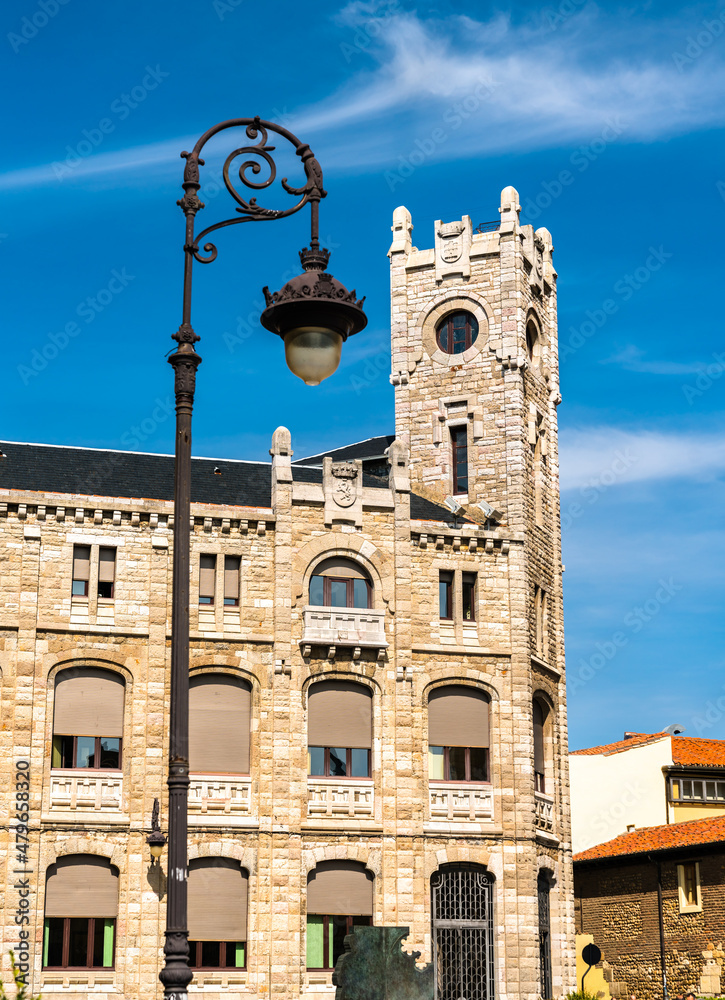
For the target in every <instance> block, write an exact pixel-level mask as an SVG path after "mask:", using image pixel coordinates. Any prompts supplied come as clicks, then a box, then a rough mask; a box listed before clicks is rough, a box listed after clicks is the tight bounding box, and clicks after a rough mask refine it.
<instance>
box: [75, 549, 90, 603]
mask: <svg viewBox="0 0 725 1000" xmlns="http://www.w3.org/2000/svg"><path fill="white" fill-rule="evenodd" d="M90 576H91V547H90V545H74V546H73V586H72V588H71V595H72V596H73V597H88V581H89V579H90Z"/></svg>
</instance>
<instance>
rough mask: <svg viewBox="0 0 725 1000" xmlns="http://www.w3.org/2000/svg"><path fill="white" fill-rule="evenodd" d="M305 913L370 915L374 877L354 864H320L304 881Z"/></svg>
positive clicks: (338, 862)
mask: <svg viewBox="0 0 725 1000" xmlns="http://www.w3.org/2000/svg"><path fill="white" fill-rule="evenodd" d="M307 912H308V913H322V914H326V913H327V914H333V913H338V914H343V915H345V916H348V917H356V916H363V917H371V916H372V915H373V876H372V873H371V872H369V871H367V870H366V869H365V868H364V866H363V865H361V864H359V863H358V862H356V861H321V862H320V863H319V864H318V865H317V867H316V868H315V869H314V871H312V872H310V874H309V876H308V878H307Z"/></svg>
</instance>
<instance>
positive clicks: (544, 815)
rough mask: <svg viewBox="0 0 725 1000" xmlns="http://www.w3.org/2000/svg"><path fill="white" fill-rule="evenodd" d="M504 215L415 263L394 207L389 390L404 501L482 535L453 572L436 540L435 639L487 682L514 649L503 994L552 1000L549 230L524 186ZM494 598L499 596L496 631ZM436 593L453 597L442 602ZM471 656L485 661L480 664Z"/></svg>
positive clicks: (567, 923)
mask: <svg viewBox="0 0 725 1000" xmlns="http://www.w3.org/2000/svg"><path fill="white" fill-rule="evenodd" d="M499 211H500V216H501V218H500V223H490V224H489V223H486V224H483V225H482V226H479V227H478V228H477V229H476V231H475V232H474V230H473V226H472V223H471V218H470V217H469V216H464V217H463V218H462V219H461V220H460V221H455V222H448V223H443V222H441V221H437V222H435V225H434V234H433V236H434V239H433V246H432V247H431V248H430V249H420V250H419V249H418V248H417V247H415V246H413V244H412V238H411V234H412V230H413V224H412V219H411V215H410V212H408V210H407V209H406V208H404V207H400V208H397V209H396V210H395V212H394V214H393V226H392V230H393V242H392V245H391V247H390V251H389V257H390V268H391V348H392V374H391V382H392V383H393V385H394V386H395V430H396V437H397V438H398V439H399V440H400V441H402V442H404V443H406V444H407V445H408V447H409V449H410V456H411V457H410V482H411V490H412V491H413V492H414V493H416V492H417V493H420V494H422V495H423V496H426V497H428V498H429V499H430V500H433V501H435V502H439V503H440V502H441V501H443V502H447V503H448V505H449V506H450V507H451V509H453V510H455V511H456V512H457V513H458V515H459V516H460V517H461V518H462V519H463V518H465V517H468V518H470V519H471V520H474V521H478V522H479V524H483V525H484V526H485V529H486V535H487V536H489V537H488V538H487V540H486V542H485V551H484V552H483V553H481V552H480V551H479V552H478V553H477V554H476V557H475V561H476V563H477V565H475V566H474V565H473V564H472V563H473V561H472V560H471V559H470V554H471V553H470V547H469V552H468V556H469V561H468V563H467V562H466V558H465V555H464V549H465V546H463V545H461V547H460V548H459V549H458V550H457V551H452V552H451V553H450V555H451V556H452V557H453V558H452V559H446V558H445V556H446V555H447V553H446V551H445V550H446V549H447V545H445V546H444V545H442V544H441V542H442V541H443V540H442V539H439V538H436V539H431V540H430V542H431V543H432V544H435V546H436V548H438V549H440V550H441V551H440V553H439V554H440V557H441V558H440V559H439V566H440V567H441V570H440V571H441V580H442V583H441V588H445V587H446V585H447V586H450V589H451V594H450V597H449V598H448V600H449V603H450V610H449V615H448V617H449V619H450V620H448V621H445V620H444V609H443V608H441V613H440V617H441V621H440V642H441V644H444V643H448V644H450V645H451V648H452V650H453V649H455V650H456V651H457V652H458V653H459V654H460V656H461V662H467V663H473V662H477V666H478V669H479V670H480V671H481V672H482V676H483V675H485V673H486V672H487V671H488V670H491V671H493V661H492V660H488V658H487V655H486V654H487V653H493V651H494V649H497V650H501V649H506V650H508V651H509V652H510V661H509V663H510V668H509V669H508V670H506V669H504V671H503V675H504V676H503V677H502V678H500V679H499V681H500V682H501V683H502V684H503V685H504V686H505V688H506V691H505V693H504V689H503V687H502V688H501V689H500V697H501V704H500V712H501V715H500V725H501V730H500V733H501V740H502V741H503V743H504V744H505V745H506V749H505V751H504V749H503V745H502V762H503V773H502V786H503V787H502V828H503V838H504V842H507V841H508V846H507V847H505V848H504V855H505V857H506V863H509V864H511V863H515V864H516V866H517V872H518V876H517V888H516V890H515V892H512V891H511V889H510V888H509V889H508V890H507V889H506V887H504V895H505V896H506V902H505V910H506V914H505V920H506V923H507V925H509V922H511V926H513V925H514V923H515V925H516V926H517V927H518V934H519V937H518V940H513V939H512V938H511V937H509V938H507V940H506V942H505V944H504V945H503V949H502V950H503V951H505V952H506V954H507V961H506V966H507V972H506V977H507V983H506V986H507V988H508V990H509V991H510V995H513V996H521V997H523V996H532V995H534V994H536V993H537V992H539V994H540V995H543V996H550V995H553V994H552V993H550V992H545V989H547V988H548V989H552V982H551V980H550V982H549V983H548V984H547V983H546V982H545V977H546V973H545V972H543V973H542V969H541V962H542V961H543V962H545V961H546V958H545V956H544V957H540V955H539V932H540V930H541V921H542V920H543V919H544V915H543V914H542V910H544V909H547V907H548V909H549V910H550V914H549V921H550V933H551V938H550V941H551V944H552V954H553V956H554V958H553V970H550V971H549V976H552V975H553V989H554V992H556V990H557V989H558V990H559V992H560V991H561V989H562V986H565V987H566V985H567V984H569V983H571V982H572V981H573V976H572V971H571V970H572V961H573V956H572V943H573V923H572V920H573V904H572V897H571V893H572V876H571V860H570V859H571V845H570V821H569V804H568V787H569V786H568V770H567V756H566V753H567V722H566V700H565V699H566V692H565V685H564V634H563V616H562V571H563V567H562V563H561V535H560V525H559V470H558V450H557V412H556V408H557V405H558V404H559V402H560V401H561V396H560V394H559V368H558V349H557V318H556V271H555V270H554V266H553V263H552V250H553V247H552V240H551V235H550V233H549V231H548V230H547V229H544V228H541V229H538V230H536V231H534V229H533V226H531V225H521V223H520V219H519V212H520V205H519V195H518V192H517V191H516V190H515V189H514V188H513V187H507V188H505V189H504V190H503V191H502V192H501V205H500V209H499ZM459 507H460V510H459ZM491 536H492V537H491ZM423 537H425V536H423ZM498 539H500V540H501V541H500V542H499V541H498ZM427 541H428V540H427V539H426V543H427ZM499 545H500V548H499V547H498V546H499ZM444 564H445V568H444ZM467 569H468V570H471V569H475V571H476V573H477V579H478V581H479V582H478V584H477V586H478V587H480V589H481V591H482V592H481V593H480V594H479V595H477V602H478V608H479V618H480V617H484V618H485V617H486V616H487V615H488V622H487V623H486V622H483V623H482V622H481V621H480V620H479V621H478V622H477V629H476V630H475V631H474V630H473V629H471V628H470V626H469V625H468V624H467V616H468V615H469V614H470V611H469V609H468V608H467V607H466V603H467V597H466V576H467V575H468V576H469V577H472V576H473V574H471V573H468V574H467V573H466V570H467ZM444 576H445V577H446V579H445V580H444V579H443V577H444ZM494 578H495V579H496V580H497V583H496V584H494ZM495 586H503V587H504V589H505V591H506V600H507V604H508V609H507V613H506V614H505V616H504V620H503V621H502V619H501V614H500V611H497V610H496V604H497V601H496V600H495V599H494V587H495ZM486 589H489V595H490V600H489V595H487V594H486V593H485V590H486ZM443 595H444V589H442V590H441V601H443V600H444V599H445V598H444V596H443ZM481 609H484V610H483V611H481ZM422 624H423V623H422V622H421V625H422ZM487 627H488V629H489V630H490V632H489V635H488V636H486V635H485V630H486V628H487ZM482 629H483V632H482ZM414 632H415V627H414ZM475 643H481V646H482V648H481V650H480V656H479V657H478V659H477V661H476V660H475V658H474V657H473V656H472V652H473V651H472V648H471V645H472V644H475ZM484 650H486V652H484ZM504 702H506V703H505V704H504ZM532 744H533V745H532ZM532 760H533V769H532V766H531V763H530V762H531V761H532ZM547 859H548V860H547ZM542 873H543V877H542ZM546 882H548V888H547V885H546V884H545V883H546ZM542 891H543V892H544V897H545V896H546V895H547V893H548V900H547V899H546V898H543V897H542V895H541V893H542ZM537 894H538V899H537ZM544 922H545V921H544ZM527 928H528V932H530V934H531V937H530V938H529V939H528V940H527ZM517 952H518V958H516V957H515V956H516V954H517ZM535 953H536V954H535ZM512 959H513V961H511V960H512ZM515 970H516V971H515ZM542 975H543V976H544V982H542ZM512 976H513V977H514V978H511V977H512ZM516 977H520V978H519V979H518V982H515V981H514V979H515V978H516Z"/></svg>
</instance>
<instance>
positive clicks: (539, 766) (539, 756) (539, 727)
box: [533, 701, 546, 774]
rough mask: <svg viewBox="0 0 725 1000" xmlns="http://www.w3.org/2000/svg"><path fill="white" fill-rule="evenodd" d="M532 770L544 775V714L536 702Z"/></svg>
mask: <svg viewBox="0 0 725 1000" xmlns="http://www.w3.org/2000/svg"><path fill="white" fill-rule="evenodd" d="M533 714H534V770H535V771H538V772H539V774H543V773H544V721H545V719H546V714H545V712H544V709H543V708H542V706H541V703H540V702H538V701H535V702H534V713H533Z"/></svg>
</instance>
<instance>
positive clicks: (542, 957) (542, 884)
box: [537, 875, 552, 1000]
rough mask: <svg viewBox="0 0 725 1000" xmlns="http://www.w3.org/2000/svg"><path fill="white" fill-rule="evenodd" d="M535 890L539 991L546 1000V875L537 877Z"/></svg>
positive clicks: (549, 990) (548, 966)
mask: <svg viewBox="0 0 725 1000" xmlns="http://www.w3.org/2000/svg"><path fill="white" fill-rule="evenodd" d="M537 888H538V890H539V990H540V992H541V995H542V997H544V1000H546V998H547V997H550V996H551V995H552V986H551V920H550V917H549V891H550V883H549V880H548V878H547V877H546V875H539V878H538V883H537Z"/></svg>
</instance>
